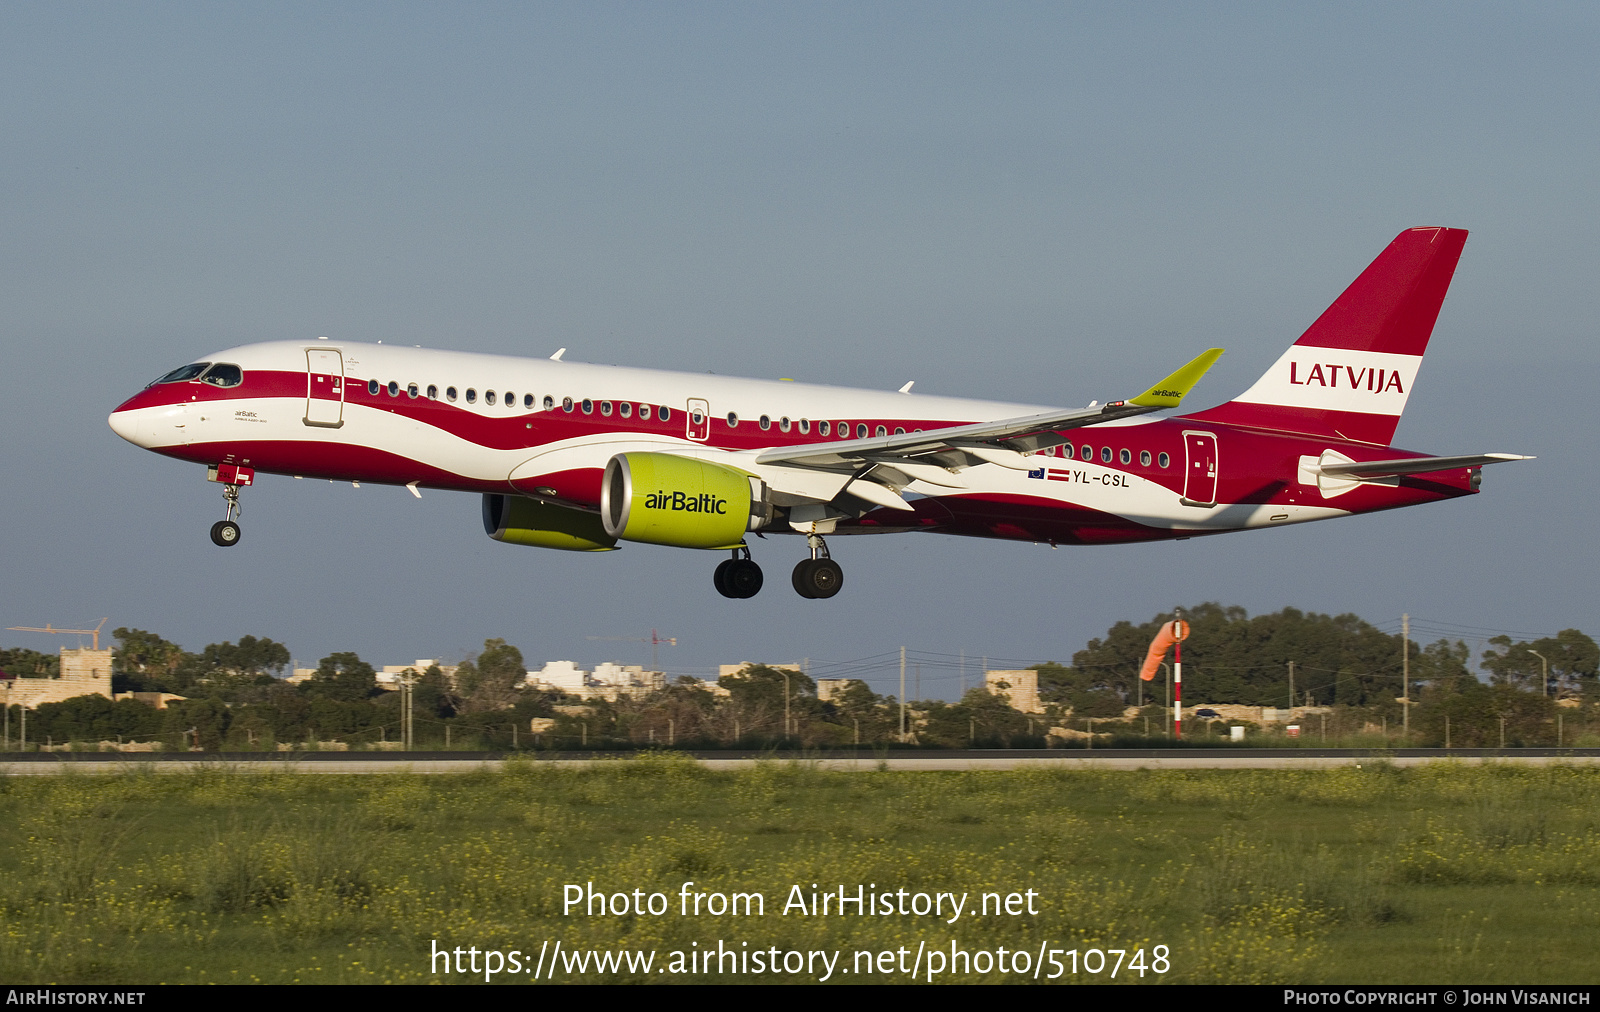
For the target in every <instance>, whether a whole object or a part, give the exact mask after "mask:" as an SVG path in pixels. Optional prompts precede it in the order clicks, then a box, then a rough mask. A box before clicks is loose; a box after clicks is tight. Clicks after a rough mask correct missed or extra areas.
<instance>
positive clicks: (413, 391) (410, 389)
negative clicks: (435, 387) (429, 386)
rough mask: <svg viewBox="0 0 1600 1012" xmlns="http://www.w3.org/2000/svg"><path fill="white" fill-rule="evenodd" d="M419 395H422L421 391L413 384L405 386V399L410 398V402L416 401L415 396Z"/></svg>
mask: <svg viewBox="0 0 1600 1012" xmlns="http://www.w3.org/2000/svg"><path fill="white" fill-rule="evenodd" d="M420 393H422V390H421V388H420V387H418V386H417V385H416V384H415V383H407V384H406V396H407V397H409V398H411V399H412V400H416V399H417V395H418V394H420Z"/></svg>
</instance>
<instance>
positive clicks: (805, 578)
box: [790, 559, 817, 598]
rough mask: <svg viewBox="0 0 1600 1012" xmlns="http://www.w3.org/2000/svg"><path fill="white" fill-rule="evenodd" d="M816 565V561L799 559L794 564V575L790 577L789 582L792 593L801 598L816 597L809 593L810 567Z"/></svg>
mask: <svg viewBox="0 0 1600 1012" xmlns="http://www.w3.org/2000/svg"><path fill="white" fill-rule="evenodd" d="M816 564H817V560H816V559H801V560H800V561H799V562H797V563H795V566H794V575H793V576H791V577H790V582H791V583H793V584H794V592H795V593H796V594H799V595H800V596H801V597H804V598H814V597H816V596H817V595H815V594H813V593H811V567H813V566H815V565H816Z"/></svg>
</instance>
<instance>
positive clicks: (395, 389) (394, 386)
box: [389, 380, 400, 397]
mask: <svg viewBox="0 0 1600 1012" xmlns="http://www.w3.org/2000/svg"><path fill="white" fill-rule="evenodd" d="M389 396H390V397H399V396H400V384H399V383H396V382H395V381H394V380H390V381H389Z"/></svg>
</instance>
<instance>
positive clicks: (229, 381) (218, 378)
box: [200, 362, 244, 387]
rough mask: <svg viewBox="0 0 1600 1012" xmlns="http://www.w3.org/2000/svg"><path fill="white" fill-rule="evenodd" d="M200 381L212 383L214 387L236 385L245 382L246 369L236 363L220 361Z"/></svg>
mask: <svg viewBox="0 0 1600 1012" xmlns="http://www.w3.org/2000/svg"><path fill="white" fill-rule="evenodd" d="M200 382H202V383H210V384H211V385H212V386H214V387H236V386H238V385H239V384H240V383H243V382H244V371H243V370H241V369H240V368H239V367H238V366H236V365H229V364H228V363H226V362H218V363H217V364H216V365H214V366H212V367H211V368H210V369H207V370H206V374H205V375H204V376H202V377H200Z"/></svg>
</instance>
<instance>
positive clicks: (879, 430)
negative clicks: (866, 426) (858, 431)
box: [873, 425, 889, 436]
mask: <svg viewBox="0 0 1600 1012" xmlns="http://www.w3.org/2000/svg"><path fill="white" fill-rule="evenodd" d="M888 434H889V430H888V429H886V428H884V427H883V426H882V425H880V426H878V427H877V428H876V429H874V430H873V435H875V436H887V435H888Z"/></svg>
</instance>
